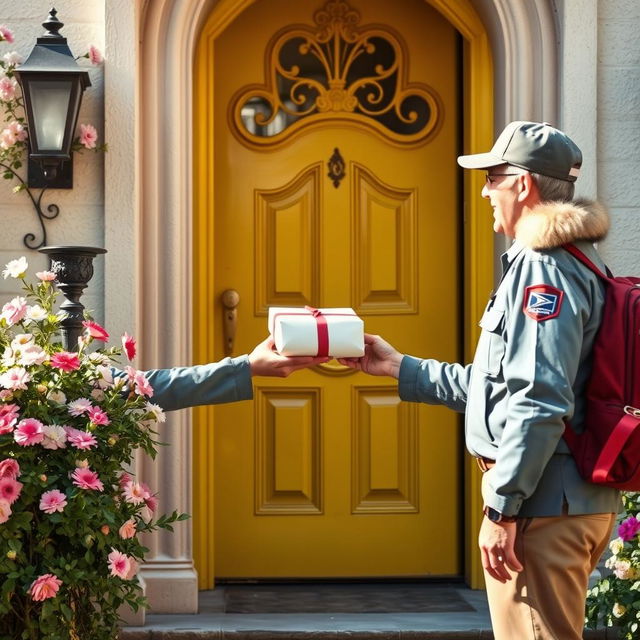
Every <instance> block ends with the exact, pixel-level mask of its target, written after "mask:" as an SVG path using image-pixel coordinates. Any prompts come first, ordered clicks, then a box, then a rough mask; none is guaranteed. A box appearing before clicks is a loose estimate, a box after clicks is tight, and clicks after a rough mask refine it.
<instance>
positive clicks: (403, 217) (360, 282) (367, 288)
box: [351, 163, 418, 315]
mask: <svg viewBox="0 0 640 640" xmlns="http://www.w3.org/2000/svg"><path fill="white" fill-rule="evenodd" d="M351 176H352V178H351V184H352V189H353V204H352V206H351V211H352V215H353V263H352V268H353V275H352V281H353V287H354V288H353V294H352V298H353V304H354V308H355V310H356V311H357V312H358V313H359V314H360V315H367V314H376V313H377V314H388V313H394V314H397V313H417V310H418V287H417V282H418V263H417V260H416V257H417V254H418V251H417V246H416V241H417V237H418V236H417V234H416V230H417V228H418V209H417V194H416V189H415V188H414V189H394V188H393V187H391V186H389V185H386V184H383V183H382V182H381V181H380V180H379V179H378V178H376V176H375V175H373V173H372V172H371V171H369V170H367V169H366V168H365V167H363V166H360V165H358V164H357V163H354V164H353V166H352V170H351Z"/></svg>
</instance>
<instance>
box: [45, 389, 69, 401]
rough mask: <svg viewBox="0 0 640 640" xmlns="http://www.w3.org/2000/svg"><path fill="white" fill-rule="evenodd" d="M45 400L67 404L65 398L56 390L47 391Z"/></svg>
mask: <svg viewBox="0 0 640 640" xmlns="http://www.w3.org/2000/svg"><path fill="white" fill-rule="evenodd" d="M47 398H49V400H51V401H52V402H57V403H58V404H66V402H67V396H65V395H64V393H63V392H62V391H58V390H56V389H54V390H53V391H49V393H48V394H47Z"/></svg>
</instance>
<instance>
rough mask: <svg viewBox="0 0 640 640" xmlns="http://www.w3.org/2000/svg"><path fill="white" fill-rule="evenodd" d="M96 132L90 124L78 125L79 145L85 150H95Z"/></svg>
mask: <svg viewBox="0 0 640 640" xmlns="http://www.w3.org/2000/svg"><path fill="white" fill-rule="evenodd" d="M97 140H98V132H97V131H96V128H95V127H94V126H93V125H92V124H81V125H80V144H81V145H83V146H84V147H86V148H87V149H95V147H96V141H97Z"/></svg>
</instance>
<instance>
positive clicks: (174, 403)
mask: <svg viewBox="0 0 640 640" xmlns="http://www.w3.org/2000/svg"><path fill="white" fill-rule="evenodd" d="M144 373H145V376H146V377H147V380H149V382H150V384H151V386H152V387H153V396H152V397H151V399H150V400H151V402H154V403H156V404H158V405H160V406H161V407H162V408H163V409H164V410H165V411H175V410H177V409H186V408H187V407H195V406H198V405H203V404H221V403H224V402H236V401H238V400H250V399H251V398H253V386H252V384H251V367H250V365H249V358H248V357H247V356H239V357H237V358H224V359H223V360H221V361H220V362H213V363H211V364H203V365H195V366H192V367H173V368H171V369H151V370H149V371H145V372H144ZM125 375H126V374H125V373H124V372H123V371H114V376H115V377H123V376H125Z"/></svg>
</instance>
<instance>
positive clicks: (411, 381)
mask: <svg viewBox="0 0 640 640" xmlns="http://www.w3.org/2000/svg"><path fill="white" fill-rule="evenodd" d="M420 362H422V361H421V360H420V359H419V358H414V357H413V356H404V357H403V358H402V362H401V363H400V373H399V375H398V393H399V395H400V399H401V400H406V401H408V402H418V400H419V398H418V374H419V373H420Z"/></svg>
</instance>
